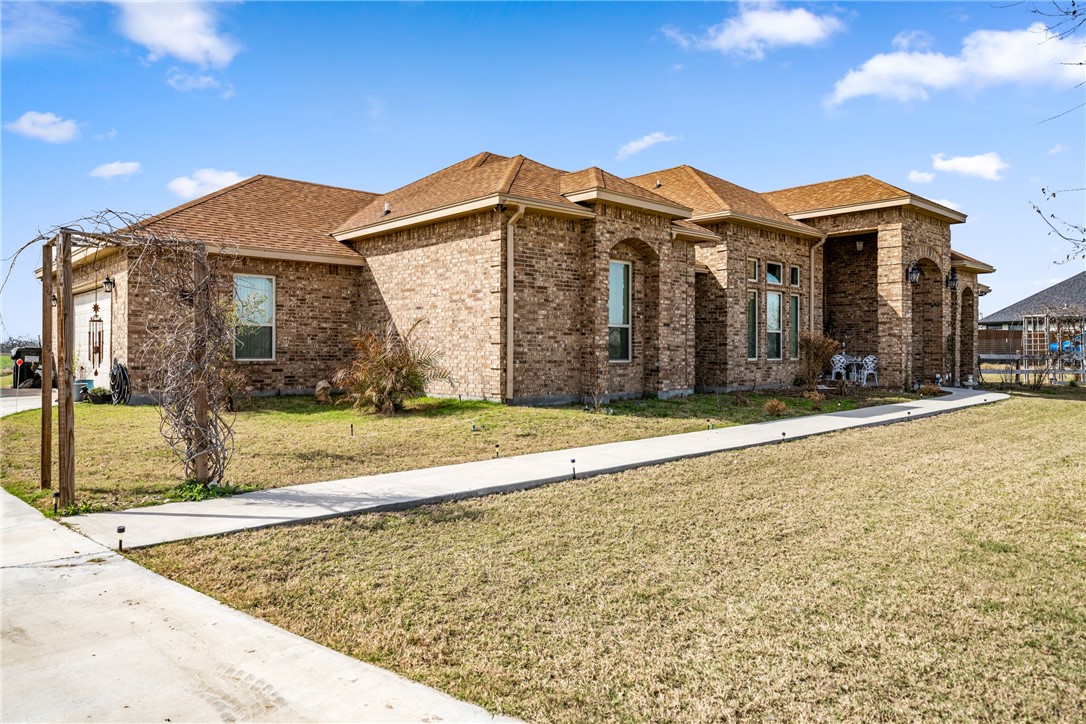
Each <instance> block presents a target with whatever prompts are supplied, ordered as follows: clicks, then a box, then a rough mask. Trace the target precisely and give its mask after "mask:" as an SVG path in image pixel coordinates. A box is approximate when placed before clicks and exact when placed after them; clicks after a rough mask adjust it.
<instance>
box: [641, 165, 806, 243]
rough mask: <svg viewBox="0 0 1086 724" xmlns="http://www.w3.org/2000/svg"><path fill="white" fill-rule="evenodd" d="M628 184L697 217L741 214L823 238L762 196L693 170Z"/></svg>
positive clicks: (674, 171)
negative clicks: (689, 210) (687, 209)
mask: <svg viewBox="0 0 1086 724" xmlns="http://www.w3.org/2000/svg"><path fill="white" fill-rule="evenodd" d="M627 180H628V181H630V182H631V183H633V184H636V185H638V186H640V187H642V188H646V189H653V190H654V191H655V193H657V194H659V195H662V196H665V197H667V198H669V199H671V200H672V201H673V202H676V203H680V204H682V205H684V206H688V207H690V208H692V209H693V210H694V215H695V216H702V215H707V214H716V213H732V214H741V215H743V216H748V217H752V218H754V219H761V220H764V221H767V222H770V223H772V224H773V225H775V226H783V227H786V228H791V229H795V230H796V231H797V232H801V233H804V234H811V235H816V236H820V235H821V234H820V233H819V232H818V231H816V230H815V229H812V228H811V227H809V226H807V225H806V224H803V223H800V222H799V221H796V220H795V219H791V218H789V217H787V216H785V215H784V214H782V213H781V212H780V211H779V210H778V209H777V208H776V207H774V206H773V205H772V204H770V203H769V202H768V201H766V200H765V199H764V198H762V195H761V194H759V193H757V192H755V191H751V190H750V189H746V188H743V187H742V186H738V185H736V184H733V183H731V182H728V181H725V180H724V179H722V178H718V177H716V176H713V175H712V174H709V173H705V172H704V171H701V170H700V169H696V168H694V167H692V166H676V167H674V168H669V169H664V170H663V171H656V172H654V173H647V174H643V175H641V176H634V177H633V178H630V179H627ZM657 182H659V184H660V186H659V187H657V186H656V184H657Z"/></svg>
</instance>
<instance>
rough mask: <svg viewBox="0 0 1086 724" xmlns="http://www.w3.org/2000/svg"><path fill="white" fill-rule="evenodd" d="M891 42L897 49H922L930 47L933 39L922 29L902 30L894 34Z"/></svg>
mask: <svg viewBox="0 0 1086 724" xmlns="http://www.w3.org/2000/svg"><path fill="white" fill-rule="evenodd" d="M893 42H894V47H895V48H897V49H898V50H924V49H926V48H930V47H931V44H932V43H933V42H935V39H934V38H932V37H931V35H929V34H928V33H925V32H924V31H923V30H902V31H901V32H900V33H898V34H897V35H895V36H894V41H893Z"/></svg>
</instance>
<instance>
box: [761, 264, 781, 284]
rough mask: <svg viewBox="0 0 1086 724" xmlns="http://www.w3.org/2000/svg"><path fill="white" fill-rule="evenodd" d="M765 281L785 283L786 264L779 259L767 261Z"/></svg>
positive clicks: (768, 282)
mask: <svg viewBox="0 0 1086 724" xmlns="http://www.w3.org/2000/svg"><path fill="white" fill-rule="evenodd" d="M765 283H766V284H784V265H783V264H781V263H780V262H779V261H767V262H766V263H765Z"/></svg>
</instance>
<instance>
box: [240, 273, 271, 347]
mask: <svg viewBox="0 0 1086 724" xmlns="http://www.w3.org/2000/svg"><path fill="white" fill-rule="evenodd" d="M238 277H248V278H250V279H270V280H271V288H272V291H271V323H270V324H254V325H248V326H252V327H271V331H272V334H271V357H238V344H237V337H236V334H237V333H236V331H235V339H234V361H235V362H274V361H275V351H276V330H275V328H276V326H277V325H276V321H277V317H278V315H277V314H276V312H275V295H276V293H277V291H278V289H277V287H278V286H279V285H278V284H277V283H276V279H275V277H274V276H269V275H267V274H246V273H244V272H238V273H236V274H234V275H233V279H234V304H235V307H236V305H237V302H238V301H240V300H239V299H238Z"/></svg>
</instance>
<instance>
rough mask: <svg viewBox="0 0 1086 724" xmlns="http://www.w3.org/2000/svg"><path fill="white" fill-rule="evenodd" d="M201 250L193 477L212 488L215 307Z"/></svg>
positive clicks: (196, 273)
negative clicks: (210, 338)
mask: <svg viewBox="0 0 1086 724" xmlns="http://www.w3.org/2000/svg"><path fill="white" fill-rule="evenodd" d="M201 252H204V249H203V248H202V247H200V248H199V249H198V250H197V252H196V254H194V255H193V256H194V258H193V269H192V277H193V281H194V282H195V289H194V290H193V291H194V292H195V293H194V295H193V319H192V323H193V327H194V332H195V335H196V337H195V339H196V345H195V349H194V350H193V352H194V355H193V356H194V357H195V359H194V360H193V362H194V365H193V366H194V369H195V371H196V374H195V375H193V379H192V384H193V386H194V389H193V415H194V416H195V418H196V420H195V422H196V455H195V458H194V460H193V477H194V478H195V479H196V482H198V483H203V484H204V485H207V484H208V471H207V447H208V437H209V435H208V429H207V428H208V404H207V364H206V357H207V347H206V344H207V325H208V311H209V310H208V305H209V304H210V303H211V290H210V289H209V287H210V285H211V275H210V269H208V266H209V265H208V259H207V255H206V253H201Z"/></svg>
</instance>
